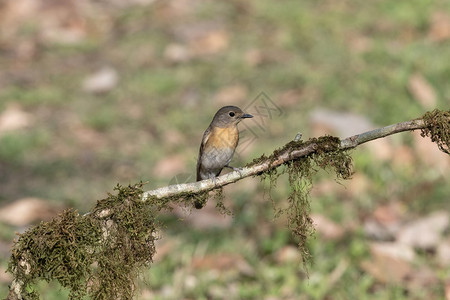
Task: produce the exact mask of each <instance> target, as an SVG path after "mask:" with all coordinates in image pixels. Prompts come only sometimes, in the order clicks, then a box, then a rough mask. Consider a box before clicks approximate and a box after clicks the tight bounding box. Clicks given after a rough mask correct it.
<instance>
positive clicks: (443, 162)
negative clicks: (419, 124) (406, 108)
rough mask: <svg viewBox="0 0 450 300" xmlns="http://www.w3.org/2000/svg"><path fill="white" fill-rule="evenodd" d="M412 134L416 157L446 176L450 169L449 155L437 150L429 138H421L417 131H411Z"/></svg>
mask: <svg viewBox="0 0 450 300" xmlns="http://www.w3.org/2000/svg"><path fill="white" fill-rule="evenodd" d="M412 135H413V145H414V150H415V153H416V156H417V157H418V159H419V160H421V161H423V162H424V163H425V164H426V165H428V166H430V167H432V168H433V169H434V170H436V171H438V172H440V173H441V174H442V175H443V176H446V175H447V174H448V171H449V170H450V157H449V156H448V155H447V154H445V153H443V152H442V151H441V150H439V148H438V146H437V145H436V144H435V143H433V142H432V141H431V140H430V138H428V137H425V138H423V137H422V136H421V135H420V132H419V131H414V132H412Z"/></svg>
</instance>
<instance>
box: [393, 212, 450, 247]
mask: <svg viewBox="0 0 450 300" xmlns="http://www.w3.org/2000/svg"><path fill="white" fill-rule="evenodd" d="M448 225H449V213H448V212H445V211H439V212H435V213H432V214H430V215H428V216H426V217H423V218H421V219H419V220H416V221H414V222H410V223H407V224H405V225H403V227H402V228H400V230H399V231H398V234H397V241H398V242H399V243H402V244H405V245H408V246H411V247H414V248H418V249H424V250H430V249H435V248H436V247H437V245H438V244H439V242H440V241H441V235H442V233H443V232H444V231H445V230H446V229H447V228H448Z"/></svg>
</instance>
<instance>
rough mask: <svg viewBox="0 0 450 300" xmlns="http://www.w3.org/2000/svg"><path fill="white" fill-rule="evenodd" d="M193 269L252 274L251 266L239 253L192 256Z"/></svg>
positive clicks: (253, 271)
mask: <svg viewBox="0 0 450 300" xmlns="http://www.w3.org/2000/svg"><path fill="white" fill-rule="evenodd" d="M192 267H193V268H194V269H208V270H218V271H229V270H238V271H239V272H240V273H242V274H245V275H249V276H251V275H253V274H254V273H255V270H254V269H253V267H252V266H251V265H250V264H249V263H248V262H247V261H246V260H245V259H244V258H243V257H242V256H241V255H239V254H235V253H219V254H209V255H205V256H203V257H194V258H193V260H192Z"/></svg>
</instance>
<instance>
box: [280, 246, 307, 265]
mask: <svg viewBox="0 0 450 300" xmlns="http://www.w3.org/2000/svg"><path fill="white" fill-rule="evenodd" d="M274 256H275V260H276V261H277V262H278V263H296V262H300V259H301V255H300V252H299V251H298V248H297V247H294V246H284V247H282V248H281V249H279V250H278V251H277V252H275V254H274Z"/></svg>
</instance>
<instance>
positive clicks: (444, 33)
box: [428, 11, 450, 42]
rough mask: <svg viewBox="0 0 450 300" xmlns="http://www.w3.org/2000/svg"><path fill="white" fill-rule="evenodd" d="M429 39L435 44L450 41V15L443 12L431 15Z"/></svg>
mask: <svg viewBox="0 0 450 300" xmlns="http://www.w3.org/2000/svg"><path fill="white" fill-rule="evenodd" d="M428 37H429V38H430V40H432V41H433V42H443V41H446V40H448V39H450V15H449V14H448V13H444V12H442V11H437V12H434V13H433V14H432V15H431V21H430V29H429V31H428Z"/></svg>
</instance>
